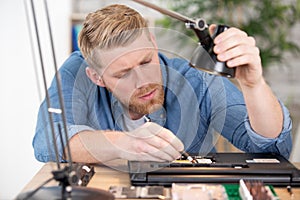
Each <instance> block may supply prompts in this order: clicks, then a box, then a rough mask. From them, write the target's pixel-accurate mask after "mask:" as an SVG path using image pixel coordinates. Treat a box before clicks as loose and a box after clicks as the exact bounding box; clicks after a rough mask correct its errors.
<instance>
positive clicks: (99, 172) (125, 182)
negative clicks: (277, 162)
mask: <svg viewBox="0 0 300 200" xmlns="http://www.w3.org/2000/svg"><path fill="white" fill-rule="evenodd" d="M295 166H297V167H298V168H300V163H296V164H295ZM54 169H57V166H56V163H46V164H45V165H44V166H43V167H42V168H41V169H40V171H39V172H38V173H37V174H36V175H35V176H34V177H33V178H32V180H31V181H30V182H29V183H28V184H27V185H26V186H25V187H24V188H23V190H22V191H21V192H25V191H28V190H33V189H35V188H37V187H38V186H40V184H41V183H43V182H44V181H45V180H47V179H48V178H50V177H51V176H52V173H51V171H52V170H54ZM55 185H57V182H56V181H52V182H50V183H48V184H47V185H46V186H55ZM112 185H122V186H129V185H130V180H129V175H128V173H127V172H122V171H119V170H115V169H112V168H109V167H107V166H102V165H101V166H99V165H97V166H95V174H94V176H93V178H92V179H91V181H90V182H89V184H88V187H92V188H99V189H103V190H108V189H109V187H110V186H112ZM275 191H276V193H277V195H278V196H279V198H280V199H281V200H286V199H300V188H293V196H291V195H290V194H289V193H288V191H287V189H286V188H285V187H275Z"/></svg>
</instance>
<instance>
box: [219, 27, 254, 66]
mask: <svg viewBox="0 0 300 200" xmlns="http://www.w3.org/2000/svg"><path fill="white" fill-rule="evenodd" d="M214 42H215V47H214V52H215V53H216V54H217V58H218V60H219V61H222V62H227V66H228V67H236V66H241V65H246V64H250V63H255V62H256V61H257V63H259V61H260V56H259V49H258V48H257V47H256V44H255V40H254V38H253V37H249V36H248V35H247V34H246V33H245V32H243V31H241V30H239V29H236V28H230V29H228V30H227V31H225V32H223V33H222V34H220V35H218V36H217V37H216V38H215V40H214Z"/></svg>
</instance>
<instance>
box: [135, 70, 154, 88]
mask: <svg viewBox="0 0 300 200" xmlns="http://www.w3.org/2000/svg"><path fill="white" fill-rule="evenodd" d="M150 75H151V74H149V73H148V74H147V71H145V70H143V66H137V67H136V68H134V70H133V76H134V77H133V78H134V79H133V81H135V87H136V88H140V87H142V86H144V85H146V84H149V83H151V76H150Z"/></svg>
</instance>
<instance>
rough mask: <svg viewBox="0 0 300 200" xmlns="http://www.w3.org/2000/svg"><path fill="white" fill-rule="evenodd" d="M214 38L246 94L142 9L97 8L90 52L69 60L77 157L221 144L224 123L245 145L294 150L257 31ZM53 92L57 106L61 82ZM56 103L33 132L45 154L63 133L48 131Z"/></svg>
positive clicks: (89, 23)
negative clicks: (174, 54) (157, 28)
mask: <svg viewBox="0 0 300 200" xmlns="http://www.w3.org/2000/svg"><path fill="white" fill-rule="evenodd" d="M210 29H211V30H212V29H214V26H211V27H210ZM214 43H215V47H214V51H215V53H216V54H217V56H218V59H219V60H220V61H223V62H226V63H227V65H228V67H236V79H237V81H238V83H239V85H240V88H241V91H242V93H241V92H240V90H238V89H237V88H236V87H235V86H234V85H233V84H232V83H231V82H230V81H229V80H228V79H226V78H223V77H219V76H214V75H210V74H207V73H205V72H202V71H199V70H197V69H194V68H191V67H190V66H189V63H188V61H186V60H183V59H178V58H173V59H169V58H167V57H166V56H165V55H163V54H162V53H160V52H159V51H158V47H157V44H156V41H155V38H154V36H153V35H152V34H151V33H150V31H149V29H148V27H147V23H146V21H145V19H143V18H142V17H141V15H140V14H139V13H137V12H136V11H135V10H133V9H131V8H129V7H127V6H125V5H110V6H107V7H105V8H103V9H100V10H98V11H96V12H94V13H91V14H89V15H88V16H87V18H86V20H85V22H84V25H83V29H82V31H81V32H80V35H79V46H80V49H81V52H74V53H73V54H72V55H71V56H70V58H69V59H68V60H67V61H66V62H65V63H64V64H63V66H62V67H61V68H60V74H61V80H62V91H63V97H64V106H65V110H66V120H67V130H66V131H67V133H68V140H69V144H70V149H71V154H72V159H73V161H76V162H88V163H94V162H102V163H103V162H107V161H110V160H114V159H126V160H151V161H172V160H174V159H176V158H178V157H179V156H180V154H181V152H182V151H183V150H185V151H187V152H192V153H199V154H204V153H209V152H211V151H214V142H215V132H218V133H220V134H221V135H223V136H224V137H225V138H226V139H227V140H229V141H230V142H231V143H232V144H234V145H235V146H236V147H238V148H239V149H241V150H242V151H245V152H273V153H278V154H281V155H283V156H284V157H286V158H288V157H289V155H290V152H291V148H292V142H291V126H292V123H291V119H290V117H289V113H288V111H287V109H286V108H285V107H284V105H283V104H282V103H281V102H280V101H278V100H277V98H276V97H275V96H274V94H273V93H272V91H271V89H270V88H269V86H268V85H267V84H266V82H265V80H264V78H263V76H262V66H261V60H260V56H259V50H258V48H257V47H256V46H255V40H254V39H253V38H252V37H249V36H248V35H247V34H246V33H245V32H243V31H241V30H238V29H236V28H230V29H228V30H226V31H225V32H223V33H222V34H220V35H219V36H218V37H216V38H215V40H214ZM81 53H82V54H81ZM49 96H50V99H51V107H54V108H57V107H59V104H58V102H59V101H58V94H57V88H56V83H55V82H53V83H52V85H51V87H50V88H49ZM46 106H47V104H46V101H44V102H43V103H42V105H41V108H40V111H39V117H38V122H37V128H36V135H35V137H34V140H33V146H34V149H35V156H36V158H37V159H38V160H40V161H43V162H47V161H49V160H54V159H55V156H54V150H53V144H52V143H53V140H52V139H51V137H50V136H48V137H46V135H47V134H50V130H51V128H50V121H49V119H48V118H47V116H48V115H47V112H46V111H47V107H46ZM53 121H54V128H55V138H56V142H57V143H58V147H59V159H60V161H64V160H67V159H68V158H66V157H65V156H64V155H63V148H64V147H62V145H61V140H60V137H59V130H58V129H59V126H58V124H62V119H61V115H59V114H54V115H53ZM47 138H48V139H49V138H50V139H49V141H50V145H47ZM64 144H65V142H64ZM49 146H50V148H49Z"/></svg>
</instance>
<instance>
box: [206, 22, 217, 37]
mask: <svg viewBox="0 0 300 200" xmlns="http://www.w3.org/2000/svg"><path fill="white" fill-rule="evenodd" d="M216 28H217V25H216V24H211V25H209V27H208V31H209V34H210V35H213V34H214V32H215V31H216Z"/></svg>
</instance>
